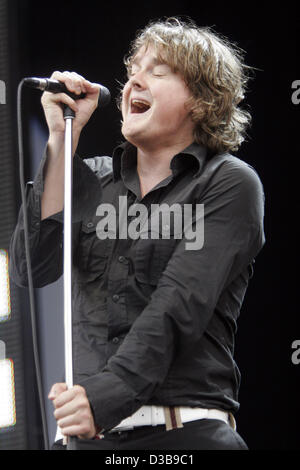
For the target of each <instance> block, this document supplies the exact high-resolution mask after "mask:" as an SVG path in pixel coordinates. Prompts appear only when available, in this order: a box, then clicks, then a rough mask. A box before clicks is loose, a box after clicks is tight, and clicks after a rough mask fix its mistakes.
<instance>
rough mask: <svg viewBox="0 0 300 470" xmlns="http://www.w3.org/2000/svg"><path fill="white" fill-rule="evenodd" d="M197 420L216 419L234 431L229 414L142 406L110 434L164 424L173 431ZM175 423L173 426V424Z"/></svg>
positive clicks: (194, 409)
mask: <svg viewBox="0 0 300 470" xmlns="http://www.w3.org/2000/svg"><path fill="white" fill-rule="evenodd" d="M170 410H173V411H174V413H173V417H174V418H175V419H172V416H171V423H168V422H170ZM198 419H218V420H221V421H224V422H225V423H226V424H229V425H230V426H231V427H232V428H233V429H236V424H235V419H234V417H233V415H232V414H231V413H228V412H225V411H221V410H215V409H207V408H191V407H188V406H180V407H175V408H174V407H163V406H149V405H145V406H142V407H141V408H140V409H139V410H137V411H136V412H135V413H134V414H133V415H132V416H130V417H129V418H126V419H124V420H123V421H121V423H119V424H118V425H117V426H115V427H114V428H113V429H111V431H110V432H116V431H126V430H129V429H133V428H136V427H139V426H158V425H160V424H166V426H167V429H174V428H177V427H182V423H187V422H189V421H196V420H198ZM174 423H175V424H174Z"/></svg>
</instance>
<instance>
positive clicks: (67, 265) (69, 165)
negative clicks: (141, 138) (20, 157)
mask: <svg viewBox="0 0 300 470" xmlns="http://www.w3.org/2000/svg"><path fill="white" fill-rule="evenodd" d="M74 118H75V113H74V111H73V110H72V109H71V108H69V106H65V107H64V119H65V122H66V126H65V176H64V260H63V263H64V339H65V380H66V384H67V387H68V388H71V387H73V354H72V182H73V181H72V180H73V152H72V130H73V129H72V127H73V119H74ZM76 440H77V439H76V437H73V436H67V438H64V444H67V450H76Z"/></svg>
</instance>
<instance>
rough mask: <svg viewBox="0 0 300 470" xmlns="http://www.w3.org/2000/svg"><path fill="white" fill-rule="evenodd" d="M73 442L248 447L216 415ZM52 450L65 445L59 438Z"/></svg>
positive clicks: (105, 446)
mask: <svg viewBox="0 0 300 470" xmlns="http://www.w3.org/2000/svg"><path fill="white" fill-rule="evenodd" d="M75 445H76V449H77V450H116V451H118V450H119V451H122V450H248V447H247V445H246V443H245V442H244V440H243V439H242V438H241V436H240V435H239V434H238V433H237V432H236V431H234V430H233V429H232V428H231V427H230V426H229V425H228V424H226V423H224V422H223V421H220V420H216V419H202V420H198V421H190V422H188V423H184V425H183V428H178V429H173V430H171V431H166V428H165V426H164V425H162V426H155V427H152V426H143V427H138V428H135V429H133V430H131V431H122V432H114V433H110V432H105V433H104V438H103V439H100V440H92V439H76V444H75ZM52 450H66V446H63V445H62V440H60V441H57V442H56V443H54V444H53V446H52Z"/></svg>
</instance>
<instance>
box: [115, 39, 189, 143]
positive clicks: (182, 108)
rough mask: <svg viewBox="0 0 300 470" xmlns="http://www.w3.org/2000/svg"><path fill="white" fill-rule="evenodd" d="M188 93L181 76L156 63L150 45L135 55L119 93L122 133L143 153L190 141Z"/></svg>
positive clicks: (155, 55)
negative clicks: (125, 81)
mask: <svg viewBox="0 0 300 470" xmlns="http://www.w3.org/2000/svg"><path fill="white" fill-rule="evenodd" d="M190 96H191V93H190V91H189V89H188V88H187V86H186V84H185V83H184V81H183V79H182V78H181V76H180V75H179V74H177V73H174V72H173V71H172V70H171V68H170V67H169V66H168V65H167V64H165V63H162V62H161V61H159V60H158V57H157V53H156V50H155V48H154V47H153V46H151V45H149V46H148V47H147V48H145V46H143V47H141V49H140V50H139V51H138V52H137V54H136V56H135V57H134V59H133V62H132V68H131V74H130V77H129V80H128V82H127V83H126V85H125V87H124V89H123V94H122V116H123V125H122V133H123V135H124V137H125V138H126V139H127V140H128V141H129V142H131V143H132V144H134V145H135V146H137V147H138V148H141V149H144V150H155V149H156V150H159V149H160V148H166V147H171V146H174V145H178V144H179V145H182V148H185V147H186V146H188V145H189V144H191V143H192V142H193V140H194V139H193V130H194V123H193V122H192V120H191V116H190V112H189V110H188V109H187V107H186V102H187V100H188V99H189V98H190Z"/></svg>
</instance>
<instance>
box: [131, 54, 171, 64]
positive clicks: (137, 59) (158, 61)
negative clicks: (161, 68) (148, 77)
mask: <svg viewBox="0 0 300 470" xmlns="http://www.w3.org/2000/svg"><path fill="white" fill-rule="evenodd" d="M141 59H142V57H141V56H139V55H138V54H137V55H135V56H134V57H133V58H132V60H131V61H130V63H131V65H133V64H136V65H140V62H141ZM151 62H152V63H153V64H154V65H161V64H165V62H163V61H162V60H161V59H159V58H158V57H153V59H152V60H151Z"/></svg>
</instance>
